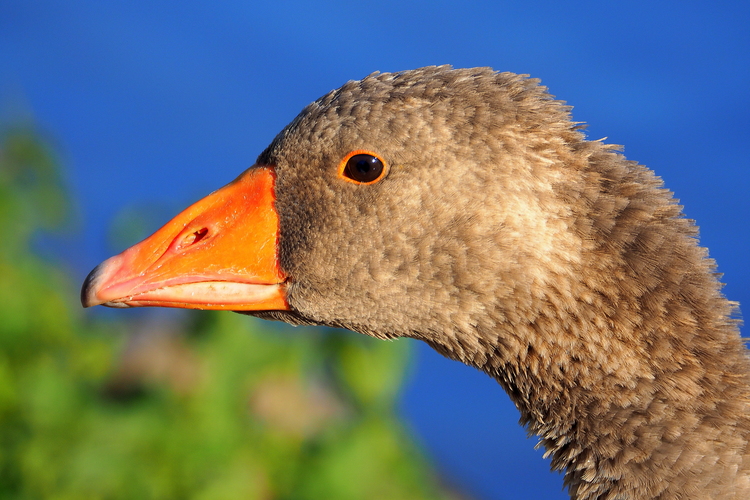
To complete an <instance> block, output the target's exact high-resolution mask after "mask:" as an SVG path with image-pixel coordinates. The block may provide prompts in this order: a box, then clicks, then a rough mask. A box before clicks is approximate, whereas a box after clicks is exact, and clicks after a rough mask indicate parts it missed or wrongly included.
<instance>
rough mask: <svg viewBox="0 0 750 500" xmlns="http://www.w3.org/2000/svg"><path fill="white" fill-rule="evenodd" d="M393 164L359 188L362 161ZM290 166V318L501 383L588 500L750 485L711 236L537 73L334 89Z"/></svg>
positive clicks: (749, 453)
mask: <svg viewBox="0 0 750 500" xmlns="http://www.w3.org/2000/svg"><path fill="white" fill-rule="evenodd" d="M356 149H367V150H371V151H375V152H377V153H378V154H379V155H381V156H382V157H383V158H384V159H386V160H387V161H388V163H389V164H390V166H391V170H390V173H389V174H388V176H387V177H386V178H385V179H384V180H383V181H382V182H379V183H376V184H373V185H368V186H358V185H354V184H352V183H345V182H341V180H340V179H338V178H337V176H336V166H337V165H338V163H339V161H340V160H341V158H343V157H344V156H345V155H346V154H347V153H348V152H350V151H352V150H356ZM258 163H259V164H269V165H275V166H276V170H277V175H278V178H277V185H276V195H277V202H276V207H277V210H278V212H279V217H280V231H281V233H280V243H279V245H280V259H281V265H282V268H283V270H284V272H285V273H286V274H287V275H288V276H290V277H291V280H292V284H291V286H290V289H289V304H290V305H291V307H292V311H291V312H274V313H258V315H259V316H263V317H271V318H275V319H282V320H284V321H288V322H291V323H297V324H303V323H304V324H323V325H332V326H340V327H344V328H349V329H352V330H355V331H359V332H362V333H365V334H368V335H373V336H376V337H379V338H394V337H400V336H405V337H412V338H416V339H420V340H423V341H425V342H427V343H428V344H430V345H431V346H433V347H434V348H435V349H436V350H437V351H439V352H440V353H441V354H443V355H445V356H448V357H450V358H453V359H457V360H459V361H462V362H464V363H466V364H468V365H471V366H475V367H477V368H479V369H481V370H483V371H485V372H486V373H488V374H489V375H491V376H492V377H494V378H496V379H497V380H498V381H499V382H500V384H501V385H502V386H503V388H504V389H505V390H506V391H507V392H508V394H509V395H510V397H511V399H512V400H513V402H514V403H515V404H516V406H517V407H518V409H519V411H520V413H521V422H522V423H523V424H524V425H526V426H527V427H528V429H529V430H530V432H533V433H534V434H536V435H538V436H539V437H540V440H541V443H542V445H543V446H544V447H545V448H546V449H547V454H548V455H549V456H551V457H552V466H553V468H555V469H562V470H564V471H565V482H566V484H567V485H568V488H569V490H570V494H571V497H572V498H575V499H610V500H614V499H626V498H627V499H651V498H653V499H656V498H658V499H662V500H667V499H698V498H713V499H718V498H722V499H724V498H726V499H729V498H737V499H740V498H741V499H744V498H750V448H749V445H748V443H749V442H750V417H749V415H750V411H749V410H750V394H749V393H748V392H749V389H748V388H749V387H750V380H749V377H750V365H749V364H748V355H747V351H746V349H745V347H744V346H743V344H742V342H741V339H740V336H739V330H738V325H737V322H736V321H735V320H733V319H732V313H733V311H734V309H735V307H736V304H734V303H732V302H730V301H728V300H727V299H726V298H725V297H724V296H723V295H722V294H721V292H720V288H721V285H720V283H719V281H718V278H717V275H716V272H715V265H714V262H713V261H712V260H711V259H709V258H708V256H707V252H706V250H705V249H703V248H701V247H699V246H698V242H697V228H696V226H695V224H694V223H693V221H691V220H688V219H686V218H684V216H683V215H682V212H681V207H680V206H679V205H678V204H677V201H676V200H675V199H674V198H673V196H672V193H670V192H669V191H667V190H665V189H664V188H663V187H662V182H661V180H660V179H659V178H658V177H656V176H655V175H654V174H653V173H652V172H651V171H650V170H649V169H647V168H645V167H643V166H641V165H638V164H636V163H635V162H631V161H628V160H626V159H625V157H624V156H622V154H620V153H619V152H618V148H617V147H615V146H611V145H606V144H604V143H602V142H598V141H587V140H586V138H585V136H584V134H583V133H582V131H581V127H580V126H578V125H577V124H576V123H574V122H572V121H571V119H570V108H569V107H567V106H565V105H564V104H563V103H562V102H560V101H556V100H554V99H553V98H552V96H550V95H549V94H548V93H547V91H546V89H545V88H544V87H542V86H540V85H539V83H538V81H536V80H532V79H528V78H526V77H525V76H519V75H514V74H510V73H495V72H493V71H492V70H490V69H487V68H479V69H463V70H453V69H451V68H449V67H446V66H442V67H430V68H422V69H419V70H414V71H406V72H402V73H394V74H387V73H386V74H378V73H375V74H372V75H370V76H368V77H367V78H365V79H363V80H361V81H353V82H349V83H347V84H346V85H344V86H343V87H341V88H340V89H338V90H335V91H332V92H330V93H329V94H327V95H325V96H323V97H322V98H320V99H319V100H317V101H315V102H314V103H312V104H311V105H309V106H308V107H307V108H305V109H304V110H303V111H302V113H301V114H300V115H299V116H298V117H297V118H296V119H295V120H294V121H293V122H292V123H291V124H290V125H289V126H287V127H286V128H285V129H284V130H283V131H282V132H281V133H280V134H279V135H278V137H276V139H275V140H274V141H273V143H272V144H271V145H270V146H269V147H268V149H266V151H264V152H263V153H262V154H261V155H260V157H259V160H258Z"/></svg>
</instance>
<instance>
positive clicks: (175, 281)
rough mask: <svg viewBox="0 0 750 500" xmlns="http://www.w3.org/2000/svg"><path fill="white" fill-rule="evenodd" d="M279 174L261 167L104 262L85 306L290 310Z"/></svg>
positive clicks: (85, 291) (86, 291) (87, 286)
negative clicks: (282, 261)
mask: <svg viewBox="0 0 750 500" xmlns="http://www.w3.org/2000/svg"><path fill="white" fill-rule="evenodd" d="M275 178H276V177H275V173H274V171H273V169H272V168H271V167H257V166H256V167H253V168H250V169H249V170H247V171H246V172H245V173H243V174H242V175H240V176H239V177H238V178H237V179H235V180H234V181H233V182H231V183H230V184H228V185H226V186H224V187H223V188H221V189H219V190H218V191H216V192H214V193H212V194H210V195H209V196H207V197H206V198H203V199H202V200H200V201H199V202H197V203H195V204H194V205H192V206H190V207H188V208H187V209H186V210H185V211H183V212H182V213H181V214H179V215H178V216H177V217H175V218H174V219H172V220H171V221H170V222H168V223H167V224H166V225H165V226H164V227H162V228H161V229H159V230H158V231H157V232H155V233H154V234H153V235H151V236H149V237H148V238H146V239H145V240H143V241H142V242H140V243H138V244H137V245H135V246H133V247H131V248H129V249H127V250H125V251H124V252H122V253H121V254H120V255H116V256H114V257H112V258H110V259H107V260H106V261H104V262H102V263H101V264H99V265H98V266H97V267H96V268H95V269H94V270H93V271H91V273H90V274H89V275H88V277H87V278H86V281H85V282H84V284H83V288H82V290H81V303H82V304H83V306H84V307H90V306H95V305H99V304H101V305H105V306H110V307H139V306H161V307H181V308H188V309H227V310H231V311H271V310H287V309H289V306H288V304H287V301H286V292H285V280H286V276H285V275H284V273H283V272H282V271H281V269H280V268H279V260H278V234H279V217H278V215H277V213H276V209H275V207H274V201H275V194H274V181H275Z"/></svg>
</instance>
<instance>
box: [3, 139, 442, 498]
mask: <svg viewBox="0 0 750 500" xmlns="http://www.w3.org/2000/svg"><path fill="white" fill-rule="evenodd" d="M61 186H62V184H61V182H60V173H59V170H58V168H57V162H56V160H55V157H54V155H53V154H52V152H51V151H50V150H49V148H48V147H47V146H46V145H45V144H44V143H43V141H41V140H40V139H39V137H38V135H36V134H35V133H34V132H33V131H30V130H27V129H17V130H10V131H5V132H4V133H3V134H2V136H1V137H0V226H1V227H3V238H2V243H0V498H3V499H4V498H8V499H10V498H12V499H120V498H123V499H136V498H137V499H201V500H203V499H206V500H208V499H237V498H245V499H302V500H304V499H311V500H312V499H330V500H335V499H347V500H351V499H421V498H430V499H436V498H437V499H439V498H449V497H451V498H455V497H452V496H451V495H450V494H449V493H446V492H445V490H444V489H442V487H441V486H440V485H439V481H437V479H436V477H435V475H434V473H433V472H432V471H431V469H430V468H429V466H428V465H427V463H426V461H425V459H424V458H423V456H422V455H421V454H420V453H419V451H418V450H417V448H416V447H415V446H414V445H413V444H412V443H411V441H410V440H409V438H408V435H407V433H406V432H405V431H404V429H403V428H402V426H401V424H400V423H399V421H398V419H397V417H396V416H395V413H394V404H395V402H396V397H397V395H398V392H399V388H400V386H401V383H402V381H403V377H404V370H405V367H406V362H407V358H408V352H407V349H408V345H407V344H406V343H404V342H391V343H389V342H380V341H374V340H372V339H368V338H364V337H360V336H355V335H353V334H349V333H346V332H339V331H322V330H314V329H310V330H305V331H302V332H297V333H296V334H292V333H290V332H289V329H288V328H284V327H280V326H274V324H272V323H268V322H260V321H259V320H255V319H253V318H249V317H244V316H241V315H237V314H232V313H208V312H203V313H198V314H190V315H185V316H184V318H185V319H183V320H180V321H175V320H174V319H172V320H165V319H161V320H159V319H154V318H155V317H156V318H158V316H154V315H145V316H144V315H136V316H137V317H134V315H132V312H131V314H130V315H129V314H128V311H122V314H121V315H120V316H121V320H120V322H119V323H114V322H111V321H110V322H106V321H103V320H92V319H91V316H92V315H91V314H84V313H83V311H82V310H81V309H80V306H79V305H78V302H77V293H76V291H75V287H74V286H73V285H72V284H71V283H70V282H69V281H68V280H67V278H66V276H65V273H64V272H63V271H62V270H61V269H59V268H58V267H55V266H54V265H52V264H50V263H47V262H45V261H43V260H42V259H41V258H39V257H37V256H35V254H34V253H33V252H32V239H33V237H34V235H35V234H37V233H38V232H39V231H42V230H51V229H55V228H58V227H60V226H61V225H62V224H64V223H65V221H66V219H68V218H69V214H68V210H69V209H68V206H69V205H68V202H67V197H66V194H65V192H64V190H63V189H62V187H61ZM149 318H150V319H149Z"/></svg>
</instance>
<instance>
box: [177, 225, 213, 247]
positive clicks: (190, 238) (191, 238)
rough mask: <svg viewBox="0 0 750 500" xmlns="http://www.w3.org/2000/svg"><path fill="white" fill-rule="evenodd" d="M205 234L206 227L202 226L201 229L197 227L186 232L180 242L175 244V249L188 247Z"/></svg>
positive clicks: (204, 236) (206, 234) (201, 238)
mask: <svg viewBox="0 0 750 500" xmlns="http://www.w3.org/2000/svg"><path fill="white" fill-rule="evenodd" d="M206 236H208V228H207V227H203V228H201V229H197V230H195V231H193V232H192V233H188V234H186V235H185V236H184V237H183V238H182V241H181V242H180V244H178V245H177V247H176V249H184V248H188V247H190V246H192V245H195V244H196V243H198V242H200V241H201V240H203V239H205V238H206Z"/></svg>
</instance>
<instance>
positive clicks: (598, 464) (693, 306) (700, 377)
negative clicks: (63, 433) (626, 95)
mask: <svg viewBox="0 0 750 500" xmlns="http://www.w3.org/2000/svg"><path fill="white" fill-rule="evenodd" d="M589 160H590V161H589V162H588V165H590V167H589V168H587V169H584V170H583V171H582V176H583V177H584V179H583V180H584V181H585V182H583V183H582V184H583V185H586V186H589V187H588V188H584V189H579V190H576V189H572V188H571V186H570V185H566V186H565V187H564V190H563V189H561V190H560V193H559V195H560V196H562V197H568V198H570V199H569V200H567V201H568V202H569V203H570V204H571V206H576V207H577V208H576V216H577V218H576V222H575V224H574V226H575V227H574V231H576V232H577V233H578V235H579V236H580V237H581V240H582V241H583V242H584V246H585V248H584V252H583V257H582V258H581V260H580V264H579V267H578V268H577V269H576V270H575V272H574V273H573V275H575V276H577V278H576V279H574V280H571V279H569V278H566V279H565V280H561V281H560V282H559V283H557V284H555V283H551V284H549V283H548V284H547V286H546V287H545V289H544V291H543V292H539V293H536V294H531V297H530V298H528V299H527V300H524V301H523V303H521V302H519V303H517V304H516V308H515V310H514V311H512V313H510V312H508V311H507V309H508V308H507V307H506V311H505V313H504V314H503V315H502V316H499V317H497V318H494V320H493V321H492V322H488V323H485V324H478V325H477V327H476V329H475V330H474V332H473V333H472V334H469V335H466V334H464V335H453V336H442V337H440V340H437V341H436V340H435V339H427V340H428V343H430V344H431V345H433V347H435V348H436V349H437V350H438V351H440V352H441V353H443V354H445V355H447V356H449V357H452V358H454V359H459V360H461V361H463V362H465V363H467V364H470V365H473V366H476V367H478V368H480V369H481V370H483V371H485V372H487V373H488V374H490V375H491V376H493V377H494V378H496V379H497V380H498V381H499V382H500V384H501V385H502V386H503V387H504V388H505V390H506V391H507V392H508V394H509V395H510V397H511V399H512V400H513V402H514V403H515V404H516V406H517V407H518V409H519V410H520V412H521V422H522V423H523V424H524V425H526V426H528V428H529V430H530V431H531V432H533V433H534V434H536V435H538V436H539V437H540V440H541V444H542V445H543V446H544V447H545V448H546V449H547V455H548V456H550V457H551V458H552V467H553V468H554V469H560V470H564V471H565V483H566V485H567V486H568V488H569V491H570V495H571V498H574V499H580V500H584V499H585V500H589V499H609V500H615V499H657V498H658V499H661V500H667V499H699V498H701V499H703V498H712V499H719V498H721V499H730V498H732V499H734V498H736V499H740V498H742V499H746V498H750V445H749V443H750V390H749V389H748V388H749V387H750V363H749V362H748V355H747V350H746V348H745V347H744V346H743V344H742V341H741V339H740V336H739V332H738V325H737V321H736V320H733V319H732V318H731V315H732V312H733V310H734V308H735V307H736V304H734V303H732V302H730V301H728V300H727V299H726V298H725V297H724V296H723V295H722V294H721V292H720V286H721V285H720V283H719V281H718V278H717V276H716V274H715V270H714V269H715V265H714V263H713V261H712V260H711V259H709V258H708V257H707V255H706V251H705V250H704V249H702V248H700V247H699V246H698V244H697V229H696V228H695V226H694V224H693V223H692V221H690V220H688V219H685V218H683V217H682V215H681V212H680V207H679V206H678V205H677V204H676V202H675V200H674V199H673V198H672V196H671V193H669V192H668V191H666V190H664V189H662V187H661V181H660V180H659V179H658V178H656V177H655V176H654V175H653V174H652V173H651V171H649V170H647V169H646V168H644V167H641V166H639V165H637V164H635V163H633V162H627V161H625V160H624V159H623V158H622V157H621V156H620V155H617V154H615V153H613V152H611V151H607V150H606V149H603V148H600V149H599V150H598V152H594V153H592V156H591V157H590V158H589ZM591 186H594V187H595V189H592V188H591ZM464 333H466V332H464Z"/></svg>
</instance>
